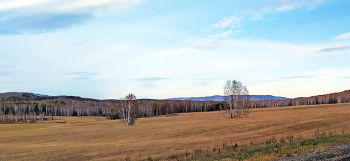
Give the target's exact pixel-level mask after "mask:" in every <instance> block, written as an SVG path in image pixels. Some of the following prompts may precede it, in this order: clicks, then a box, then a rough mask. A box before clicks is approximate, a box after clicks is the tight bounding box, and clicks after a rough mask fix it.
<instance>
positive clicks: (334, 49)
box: [297, 44, 350, 55]
mask: <svg viewBox="0 0 350 161" xmlns="http://www.w3.org/2000/svg"><path fill="white" fill-rule="evenodd" d="M348 49H350V44H341V45H334V46H331V47H323V48H319V49H315V50H311V51H307V52H301V53H297V55H315V54H324V53H332V52H342V51H346V50H348Z"/></svg>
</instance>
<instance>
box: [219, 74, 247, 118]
mask: <svg viewBox="0 0 350 161" xmlns="http://www.w3.org/2000/svg"><path fill="white" fill-rule="evenodd" d="M224 95H225V100H226V102H227V103H228V105H229V108H230V110H229V111H228V114H229V115H230V118H237V117H246V116H248V115H249V113H250V110H249V109H250V103H249V99H250V95H249V91H248V89H247V88H246V87H245V86H243V85H242V83H241V82H240V81H237V80H232V81H231V80H227V81H226V83H225V86H224Z"/></svg>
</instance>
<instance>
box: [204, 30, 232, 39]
mask: <svg viewBox="0 0 350 161" xmlns="http://www.w3.org/2000/svg"><path fill="white" fill-rule="evenodd" d="M231 33H232V30H228V31H224V32H221V33H217V34H214V35H210V36H209V37H212V38H225V37H228V36H229V35H231Z"/></svg>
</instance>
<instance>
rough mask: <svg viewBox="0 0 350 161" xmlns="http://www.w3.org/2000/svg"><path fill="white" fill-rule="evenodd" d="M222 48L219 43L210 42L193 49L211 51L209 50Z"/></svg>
mask: <svg viewBox="0 0 350 161" xmlns="http://www.w3.org/2000/svg"><path fill="white" fill-rule="evenodd" d="M221 47H222V43H221V42H211V43H206V44H203V45H196V46H195V47H194V48H196V49H202V50H211V49H218V48H221Z"/></svg>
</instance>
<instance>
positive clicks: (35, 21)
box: [0, 0, 140, 34]
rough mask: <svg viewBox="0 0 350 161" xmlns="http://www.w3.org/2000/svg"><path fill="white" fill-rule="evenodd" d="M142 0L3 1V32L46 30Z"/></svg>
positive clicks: (0, 18) (0, 6) (0, 9)
mask: <svg viewBox="0 0 350 161" xmlns="http://www.w3.org/2000/svg"><path fill="white" fill-rule="evenodd" d="M139 2H140V1H139V0H99V1H94V0H69V1H62V0H30V1H28V0H14V1H5V2H0V12H1V13H2V14H1V16H0V34H22V33H43V32H50V31H55V30H57V29H67V28H71V27H73V26H75V25H81V24H82V23H84V22H86V21H87V20H90V19H92V18H93V17H95V16H98V15H104V14H110V13H114V12H119V10H120V9H123V8H128V7H130V6H133V5H136V4H139Z"/></svg>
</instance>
